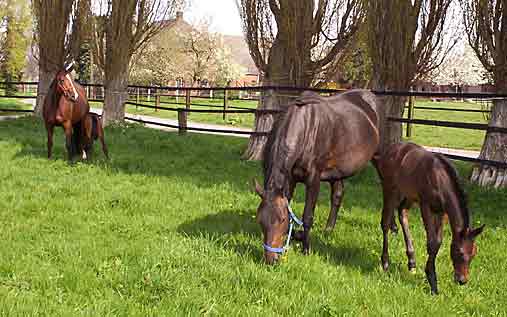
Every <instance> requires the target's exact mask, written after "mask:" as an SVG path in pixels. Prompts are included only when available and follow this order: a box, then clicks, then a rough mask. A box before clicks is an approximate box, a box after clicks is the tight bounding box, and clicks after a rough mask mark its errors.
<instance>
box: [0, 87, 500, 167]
mask: <svg viewBox="0 0 507 317" xmlns="http://www.w3.org/2000/svg"><path fill="white" fill-rule="evenodd" d="M2 84H4V85H5V84H6V83H0V89H1V85H2ZM9 84H15V85H20V86H21V87H24V88H22V89H21V90H22V91H23V92H25V91H30V89H29V88H26V87H25V86H28V85H37V83H36V82H16V83H9ZM83 86H84V87H85V89H86V90H87V95H88V97H89V98H90V100H91V101H98V102H103V99H102V98H103V95H104V90H103V87H102V85H96V84H83ZM239 91H246V92H248V94H244V95H248V96H254V97H251V98H239V97H235V98H234V97H232V96H231V94H232V93H235V92H236V93H237V92H239ZM302 91H314V92H317V93H320V94H325V95H333V94H338V93H341V92H343V91H342V90H334V89H312V88H298V87H272V86H261V87H204V88H203V87H155V86H137V85H129V86H128V92H129V98H128V101H127V102H126V104H127V105H133V106H136V107H137V108H151V109H154V110H155V111H173V112H177V113H178V125H171V124H163V123H160V122H154V121H146V120H141V119H136V118H131V117H128V116H127V117H125V119H126V120H128V121H133V122H139V123H143V124H152V125H159V126H164V127H169V128H175V129H178V131H179V133H180V134H185V133H186V132H187V131H206V132H215V133H230V134H246V135H254V136H266V135H267V134H268V133H269V131H253V132H250V131H243V130H231V129H205V128H196V127H189V126H188V122H187V118H188V113H192V112H194V113H210V114H213V113H214V114H216V113H220V114H222V115H223V119H224V120H225V119H226V116H227V114H254V115H256V116H257V115H263V114H275V113H279V112H281V111H279V110H257V109H250V108H245V107H238V106H233V105H231V102H233V101H234V100H252V101H257V100H258V99H259V98H260V96H261V95H262V94H265V93H268V94H279V95H283V96H285V97H297V96H298V94H299V93H301V92H302ZM169 92H176V93H175V94H170V93H169ZM202 92H208V94H207V96H206V95H205V96H203V93H202ZM373 93H375V94H376V95H377V96H399V97H407V99H408V106H407V108H408V118H395V117H389V118H388V120H389V121H391V122H399V123H405V124H406V127H407V131H406V135H407V136H411V135H412V125H413V124H417V125H429V126H441V127H448V128H460V129H471V130H481V131H487V132H492V133H507V128H504V127H494V126H489V125H487V124H479V123H467V122H451V121H438V120H422V119H414V110H416V109H424V110H432V111H466V112H477V113H488V112H489V111H488V110H475V109H459V108H438V107H435V108H434V107H423V106H415V105H414V97H425V98H432V97H436V98H457V99H479V100H493V99H498V98H504V99H507V94H491V93H473V94H472V93H437V92H412V91H405V92H402V91H373ZM217 95H219V96H220V99H221V100H222V105H207V104H200V103H193V102H192V99H195V98H209V99H217V98H215V97H216V96H217ZM237 95H238V94H237ZM1 97H8V98H24V99H26V98H36V97H35V96H34V95H26V94H23V95H14V96H12V95H9V96H7V95H5V94H0V98H1ZM97 97H102V98H97ZM162 97H174V98H178V99H179V98H182V99H183V100H184V102H179V101H176V102H167V101H162ZM143 98H144V100H143ZM146 103H151V104H146ZM163 104H173V105H174V104H176V105H184V108H180V107H166V106H164V105H163ZM192 106H195V107H210V108H213V107H216V108H221V109H220V110H218V109H193V108H192ZM0 111H10V112H30V110H12V109H0ZM445 155H447V156H448V157H450V158H452V159H456V160H462V161H468V162H476V163H484V164H489V165H492V166H499V167H503V168H507V164H506V163H504V162H496V161H488V160H482V159H478V158H469V157H463V156H456V155H449V154H445Z"/></svg>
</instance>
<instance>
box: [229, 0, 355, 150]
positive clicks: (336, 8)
mask: <svg viewBox="0 0 507 317" xmlns="http://www.w3.org/2000/svg"><path fill="white" fill-rule="evenodd" d="M237 5H238V8H239V11H240V15H241V19H242V24H243V32H244V34H245V38H246V41H247V43H248V47H249V49H250V54H251V56H252V58H253V60H254V62H255V64H256V66H257V68H258V69H259V71H260V72H261V74H262V84H263V85H264V86H286V87H287V86H290V87H309V86H311V85H312V83H313V81H314V80H315V78H316V76H317V75H318V74H320V73H322V72H323V71H324V70H325V69H326V67H328V66H329V65H330V64H331V63H332V62H333V61H334V60H335V58H336V55H337V54H339V53H340V52H341V51H342V50H343V49H344V48H345V47H346V46H347V44H348V43H349V41H350V39H351V38H352V37H353V35H354V34H355V32H356V31H357V29H358V27H359V25H360V24H361V22H362V20H363V1H362V0H346V1H345V0H319V1H308V0H237ZM287 93H288V92H282V95H286V94H287ZM287 101H288V100H287V98H285V97H282V96H279V95H278V96H277V95H275V94H274V93H273V92H272V91H268V92H264V93H263V96H262V98H261V101H260V102H259V105H258V109H260V110H277V109H280V107H281V106H282V105H284V104H286V103H287ZM273 120H274V118H273V115H272V114H269V113H265V114H259V115H257V116H256V119H255V129H256V131H269V130H270V129H271V127H272V124H273ZM265 143H266V137H265V136H252V137H251V138H250V143H249V145H248V149H247V151H246V152H245V154H244V157H245V158H247V159H261V158H262V152H263V149H264V145H265Z"/></svg>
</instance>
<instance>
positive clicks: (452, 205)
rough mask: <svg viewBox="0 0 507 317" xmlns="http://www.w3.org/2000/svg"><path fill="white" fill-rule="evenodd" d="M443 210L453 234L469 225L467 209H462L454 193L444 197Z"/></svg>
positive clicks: (455, 234)
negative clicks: (444, 204)
mask: <svg viewBox="0 0 507 317" xmlns="http://www.w3.org/2000/svg"><path fill="white" fill-rule="evenodd" d="M445 211H446V212H447V216H448V218H449V224H450V225H451V231H452V235H453V236H457V235H458V234H459V233H460V232H462V231H463V229H466V228H468V227H469V226H470V223H469V219H468V214H467V213H468V211H467V210H464V209H463V207H462V206H461V204H460V200H459V197H458V196H457V195H456V194H449V195H448V197H446V206H445Z"/></svg>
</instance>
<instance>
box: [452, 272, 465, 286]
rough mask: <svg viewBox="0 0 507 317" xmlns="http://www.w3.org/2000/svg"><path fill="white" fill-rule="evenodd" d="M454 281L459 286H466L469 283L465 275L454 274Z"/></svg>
mask: <svg viewBox="0 0 507 317" xmlns="http://www.w3.org/2000/svg"><path fill="white" fill-rule="evenodd" d="M454 281H455V282H456V283H458V284H459V285H465V284H466V283H467V282H468V278H467V277H466V276H465V275H463V274H454Z"/></svg>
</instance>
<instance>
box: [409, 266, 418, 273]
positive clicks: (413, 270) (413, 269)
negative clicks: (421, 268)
mask: <svg viewBox="0 0 507 317" xmlns="http://www.w3.org/2000/svg"><path fill="white" fill-rule="evenodd" d="M408 271H409V272H410V274H416V273H417V270H416V268H415V267H413V268H409V269H408Z"/></svg>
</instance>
